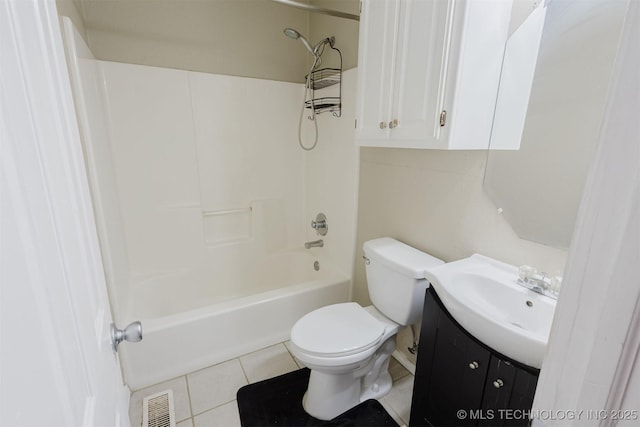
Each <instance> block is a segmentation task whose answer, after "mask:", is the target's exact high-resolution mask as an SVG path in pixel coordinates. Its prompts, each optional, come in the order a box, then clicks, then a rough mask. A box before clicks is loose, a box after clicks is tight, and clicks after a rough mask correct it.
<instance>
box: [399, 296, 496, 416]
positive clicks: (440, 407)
mask: <svg viewBox="0 0 640 427" xmlns="http://www.w3.org/2000/svg"><path fill="white" fill-rule="evenodd" d="M422 328H423V329H422V332H421V335H420V349H419V353H418V363H417V367H416V377H415V385H414V397H413V403H412V406H411V422H410V425H411V426H425V425H433V426H464V425H475V423H476V420H475V419H472V418H471V417H466V418H460V417H459V416H458V411H460V410H464V411H466V412H465V413H466V414H468V413H470V411H472V410H475V409H477V408H479V407H480V405H481V402H482V391H483V388H484V383H485V378H486V375H487V370H488V369H489V360H490V352H489V351H488V350H486V349H484V348H482V347H481V346H480V345H479V344H477V343H476V342H475V341H474V340H473V339H471V338H470V337H468V336H467V335H466V334H465V333H464V332H463V331H462V330H461V329H460V328H459V327H458V326H457V325H456V324H455V323H454V322H453V321H452V320H451V319H450V318H449V316H448V315H447V314H446V313H445V312H444V311H442V309H441V308H440V307H439V305H438V304H437V302H436V301H435V298H434V297H433V296H432V295H431V291H430V292H428V294H427V298H426V301H425V306H424V314H423V324H422Z"/></svg>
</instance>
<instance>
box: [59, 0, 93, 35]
mask: <svg viewBox="0 0 640 427" xmlns="http://www.w3.org/2000/svg"><path fill="white" fill-rule="evenodd" d="M56 7H57V8H58V15H59V16H68V17H69V18H71V22H73V25H75V26H76V28H77V30H78V32H79V33H80V35H81V36H82V38H83V39H84V41H85V42H86V41H87V30H86V28H85V26H84V19H83V18H82V4H81V2H80V0H56Z"/></svg>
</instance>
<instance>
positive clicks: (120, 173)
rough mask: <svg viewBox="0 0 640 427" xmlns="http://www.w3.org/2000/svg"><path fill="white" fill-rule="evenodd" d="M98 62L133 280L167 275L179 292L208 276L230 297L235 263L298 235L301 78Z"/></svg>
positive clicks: (298, 240)
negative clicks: (295, 80) (287, 80)
mask: <svg viewBox="0 0 640 427" xmlns="http://www.w3.org/2000/svg"><path fill="white" fill-rule="evenodd" d="M101 69H102V72H103V73H104V81H105V87H106V93H107V110H108V117H109V128H110V131H111V150H112V153H113V158H114V165H115V167H114V172H115V177H116V181H117V186H118V189H119V200H120V205H121V211H122V217H123V228H124V235H125V236H126V246H127V252H128V254H129V263H130V272H131V279H132V286H134V287H135V286H138V284H142V283H144V282H146V281H148V280H149V279H160V278H166V277H175V279H176V283H183V284H182V285H180V286H184V289H185V293H187V292H188V291H187V289H189V285H188V284H189V283H200V284H201V285H200V286H201V287H206V286H207V284H209V283H211V281H212V280H213V278H215V279H216V280H215V283H216V286H215V287H214V288H215V291H214V293H215V294H216V295H217V296H218V297H220V298H225V297H230V296H233V295H235V294H237V293H238V292H239V289H238V286H239V285H238V284H237V281H236V280H234V279H233V277H232V276H233V275H234V274H240V272H241V271H242V270H243V269H246V268H244V266H246V263H251V262H256V260H257V259H259V258H260V257H261V256H265V255H266V254H268V253H273V252H276V251H281V250H286V249H290V248H294V247H301V246H302V243H303V236H302V224H303V209H304V194H303V192H304V182H305V177H304V155H303V152H302V150H300V148H299V147H298V146H297V144H296V142H295V140H296V139H295V138H296V135H297V118H298V112H299V105H300V102H301V100H302V85H300V84H294V83H283V82H275V81H268V80H257V79H249V78H240V77H230V76H222V75H212V74H205V73H191V72H187V71H181V70H173V69H167V68H157V67H148V66H139V65H131V64H120V63H113V62H101ZM230 254H235V255H234V256H232V255H230ZM222 265H226V266H228V267H229V268H225V269H218V268H216V266H218V267H220V266H222ZM210 288H211V287H210Z"/></svg>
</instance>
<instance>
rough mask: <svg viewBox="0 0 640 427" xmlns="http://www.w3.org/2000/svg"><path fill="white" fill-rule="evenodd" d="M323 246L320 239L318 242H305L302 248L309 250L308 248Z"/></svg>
mask: <svg viewBox="0 0 640 427" xmlns="http://www.w3.org/2000/svg"><path fill="white" fill-rule="evenodd" d="M323 246H324V242H323V241H322V239H320V240H314V241H313V242H307V243H305V244H304V248H305V249H309V248H321V247H323Z"/></svg>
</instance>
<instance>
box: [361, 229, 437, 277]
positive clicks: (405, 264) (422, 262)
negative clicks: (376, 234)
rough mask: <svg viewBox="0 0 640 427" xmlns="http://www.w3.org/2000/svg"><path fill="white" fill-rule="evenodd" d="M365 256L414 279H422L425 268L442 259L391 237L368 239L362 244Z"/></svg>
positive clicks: (433, 265)
mask: <svg viewBox="0 0 640 427" xmlns="http://www.w3.org/2000/svg"><path fill="white" fill-rule="evenodd" d="M362 249H363V250H364V254H365V256H366V257H367V258H369V259H371V260H374V261H377V262H379V263H380V264H383V265H384V266H386V267H387V268H390V269H392V270H395V271H397V272H398V273H400V274H404V275H405V276H408V277H412V278H414V279H424V271H425V270H426V269H427V268H430V267H435V266H436V265H440V264H444V261H442V260H441V259H438V258H436V257H434V256H431V255H429V254H427V253H424V252H422V251H419V250H418V249H416V248H413V247H411V246H409V245H406V244H404V243H402V242H399V241H398V240H396V239H392V238H391V237H381V238H379V239H373V240H368V241H366V242H364V244H363V245H362Z"/></svg>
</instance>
